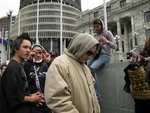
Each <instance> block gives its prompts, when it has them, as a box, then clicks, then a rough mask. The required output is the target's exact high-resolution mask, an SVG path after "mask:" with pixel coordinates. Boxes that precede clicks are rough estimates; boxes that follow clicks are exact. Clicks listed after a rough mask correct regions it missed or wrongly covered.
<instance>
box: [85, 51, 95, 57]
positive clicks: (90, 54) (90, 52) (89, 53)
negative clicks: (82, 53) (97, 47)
mask: <svg viewBox="0 0 150 113" xmlns="http://www.w3.org/2000/svg"><path fill="white" fill-rule="evenodd" d="M86 54H87V55H88V56H94V55H95V52H93V51H87V52H86Z"/></svg>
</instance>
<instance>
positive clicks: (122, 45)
mask: <svg viewBox="0 0 150 113" xmlns="http://www.w3.org/2000/svg"><path fill="white" fill-rule="evenodd" d="M122 52H124V41H122Z"/></svg>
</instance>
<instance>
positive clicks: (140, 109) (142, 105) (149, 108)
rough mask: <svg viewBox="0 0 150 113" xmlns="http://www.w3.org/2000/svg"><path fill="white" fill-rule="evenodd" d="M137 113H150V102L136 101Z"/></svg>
mask: <svg viewBox="0 0 150 113" xmlns="http://www.w3.org/2000/svg"><path fill="white" fill-rule="evenodd" d="M134 102H135V113H150V100H143V99H134Z"/></svg>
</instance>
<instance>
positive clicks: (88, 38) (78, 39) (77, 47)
mask: <svg viewBox="0 0 150 113" xmlns="http://www.w3.org/2000/svg"><path fill="white" fill-rule="evenodd" d="M98 43H99V42H98V41H97V40H96V39H95V38H94V37H93V36H92V35H90V34H88V33H80V34H77V35H75V36H74V38H73V39H72V40H71V42H70V43H69V45H68V48H67V50H68V52H69V53H71V54H73V55H74V56H75V57H76V58H79V57H81V56H82V55H84V54H85V53H86V52H87V51H89V50H90V49H91V48H92V47H93V46H95V45H97V44H98Z"/></svg>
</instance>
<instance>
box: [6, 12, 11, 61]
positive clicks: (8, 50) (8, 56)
mask: <svg viewBox="0 0 150 113" xmlns="http://www.w3.org/2000/svg"><path fill="white" fill-rule="evenodd" d="M12 12H13V10H9V12H7V13H6V14H7V17H8V44H7V60H9V59H10V41H9V39H10V30H11V23H12Z"/></svg>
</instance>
